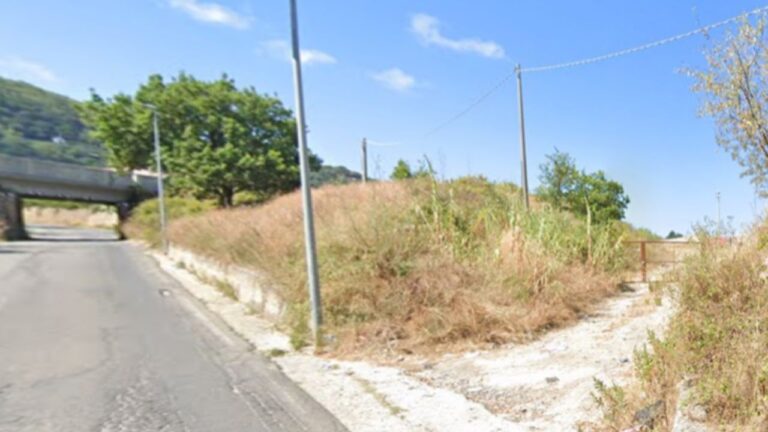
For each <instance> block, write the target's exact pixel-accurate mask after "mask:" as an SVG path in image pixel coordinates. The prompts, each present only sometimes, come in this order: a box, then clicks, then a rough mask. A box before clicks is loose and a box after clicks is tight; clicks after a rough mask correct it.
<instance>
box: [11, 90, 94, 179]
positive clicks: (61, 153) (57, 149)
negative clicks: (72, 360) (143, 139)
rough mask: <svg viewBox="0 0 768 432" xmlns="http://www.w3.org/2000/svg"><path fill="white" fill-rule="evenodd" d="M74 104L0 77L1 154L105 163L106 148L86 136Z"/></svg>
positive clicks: (81, 162)
mask: <svg viewBox="0 0 768 432" xmlns="http://www.w3.org/2000/svg"><path fill="white" fill-rule="evenodd" d="M75 105H76V102H75V101H73V100H71V99H69V98H67V97H64V96H61V95H58V94H55V93H52V92H49V91H46V90H43V89H41V88H38V87H35V86H33V85H31V84H27V83H24V82H20V81H12V80H7V79H3V78H0V153H5V154H9V155H12V156H23V157H32V158H39V159H48V160H53V161H58V162H68V163H76V164H84V165H103V164H104V151H103V148H102V146H101V145H100V144H99V143H98V142H96V141H93V140H91V139H90V138H89V137H88V136H87V130H86V127H85V125H83V123H82V122H81V121H80V117H79V115H78V113H77V111H76V110H75Z"/></svg>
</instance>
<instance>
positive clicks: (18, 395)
mask: <svg viewBox="0 0 768 432" xmlns="http://www.w3.org/2000/svg"><path fill="white" fill-rule="evenodd" d="M30 232H31V234H32V235H33V237H37V238H38V240H36V241H28V242H16V243H0V432H49V431H50V432H53V431H55V432H68V431H73V432H87V431H95V432H133V431H135V432H150V431H164V432H176V431H183V432H197V431H200V432H218V431H221V432H230V431H232V432H234V431H248V432H250V431H323V432H325V431H340V430H345V429H344V427H343V426H341V425H340V424H339V423H338V422H337V421H336V420H335V419H334V418H333V416H332V415H331V414H329V413H328V412H327V411H326V410H325V409H324V408H323V407H322V406H320V405H319V404H318V403H317V402H315V401H314V400H313V399H311V398H310V397H309V396H308V395H307V394H306V393H304V392H303V391H302V390H301V389H300V388H298V387H297V386H296V385H295V384H294V383H293V382H291V381H290V380H288V379H287V378H286V377H285V376H284V375H283V374H282V373H281V372H280V371H279V370H278V369H277V367H276V366H275V365H274V364H273V363H271V362H270V361H268V360H267V359H265V358H264V357H262V356H261V355H260V354H259V353H257V352H254V350H253V348H252V347H251V346H250V345H248V344H247V343H246V342H245V341H243V340H242V339H240V338H239V337H238V336H237V335H235V334H234V333H232V332H231V331H230V330H229V329H228V328H227V327H226V326H225V325H224V324H222V323H221V322H220V321H219V320H218V319H217V318H216V317H214V316H212V315H211V314H210V312H208V311H207V310H206V309H205V308H204V307H203V306H202V305H200V304H199V303H198V302H197V301H196V299H194V298H192V297H191V296H190V295H189V294H187V293H186V292H185V291H184V289H183V288H182V287H180V286H179V285H178V284H177V282H175V281H174V280H172V279H171V278H170V277H168V276H167V275H165V274H164V273H163V272H162V271H161V270H160V269H159V268H158V267H157V266H156V265H155V263H154V262H153V261H152V260H151V259H149V258H148V257H146V256H145V255H144V254H143V253H142V252H141V251H140V250H139V249H138V248H137V247H135V246H132V245H131V244H128V243H125V242H117V241H114V237H113V235H112V234H111V233H109V232H108V231H98V230H71V229H57V228H52V227H36V228H31V229H30Z"/></svg>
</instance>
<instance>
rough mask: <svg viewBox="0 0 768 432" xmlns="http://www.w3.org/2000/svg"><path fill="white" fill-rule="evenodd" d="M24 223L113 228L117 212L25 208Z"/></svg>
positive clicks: (87, 209) (110, 210) (100, 209)
mask: <svg viewBox="0 0 768 432" xmlns="http://www.w3.org/2000/svg"><path fill="white" fill-rule="evenodd" d="M24 221H25V222H26V223H28V224H37V225H61V226H71V227H87V228H112V227H114V226H115V225H117V212H116V211H114V210H112V209H107V208H96V207H94V208H76V209H68V208H56V207H36V206H33V207H24Z"/></svg>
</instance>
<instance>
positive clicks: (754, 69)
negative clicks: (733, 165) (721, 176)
mask: <svg viewBox="0 0 768 432" xmlns="http://www.w3.org/2000/svg"><path fill="white" fill-rule="evenodd" d="M765 27H766V18H765V16H761V17H760V18H759V19H758V20H757V21H756V22H754V23H752V22H750V21H749V20H748V19H747V18H745V19H744V21H743V22H742V25H741V27H740V29H739V31H738V32H736V33H731V34H728V35H727V36H726V38H725V40H724V41H722V42H721V43H719V44H717V45H715V46H714V47H712V48H711V49H710V50H709V52H707V62H708V64H709V67H708V68H707V69H706V70H700V71H691V75H692V76H693V77H694V78H695V79H696V84H695V85H694V90H696V91H698V92H700V93H702V94H703V95H704V97H705V100H704V105H703V107H702V110H701V112H702V114H704V115H707V116H711V117H713V118H714V119H715V122H716V124H717V142H718V144H719V145H720V146H721V147H722V148H723V149H725V150H726V151H727V152H729V153H730V154H731V157H733V159H734V160H735V161H736V162H737V163H739V165H741V166H742V167H743V171H742V176H744V177H748V178H749V179H750V181H751V182H752V183H753V184H754V185H755V188H756V189H757V191H758V192H759V193H761V194H762V195H763V196H765V195H766V194H767V193H768V85H766V83H768V38H766V32H765V30H766V28H765Z"/></svg>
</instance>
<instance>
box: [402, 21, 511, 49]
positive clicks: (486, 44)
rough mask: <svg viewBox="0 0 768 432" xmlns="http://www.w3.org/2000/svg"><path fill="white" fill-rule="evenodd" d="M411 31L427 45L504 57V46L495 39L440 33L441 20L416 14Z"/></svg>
mask: <svg viewBox="0 0 768 432" xmlns="http://www.w3.org/2000/svg"><path fill="white" fill-rule="evenodd" d="M411 31H412V32H414V33H415V34H416V35H417V36H418V37H419V39H421V41H422V42H423V43H425V44H426V45H436V46H439V47H443V48H448V49H450V50H453V51H459V52H470V53H474V54H478V55H481V56H483V57H489V58H504V47H502V46H501V45H499V44H497V43H496V42H493V41H484V40H480V39H476V38H467V39H449V38H447V37H445V36H443V34H442V33H440V20H438V19H437V18H435V17H433V16H430V15H426V14H416V15H414V16H413V17H412V18H411Z"/></svg>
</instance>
